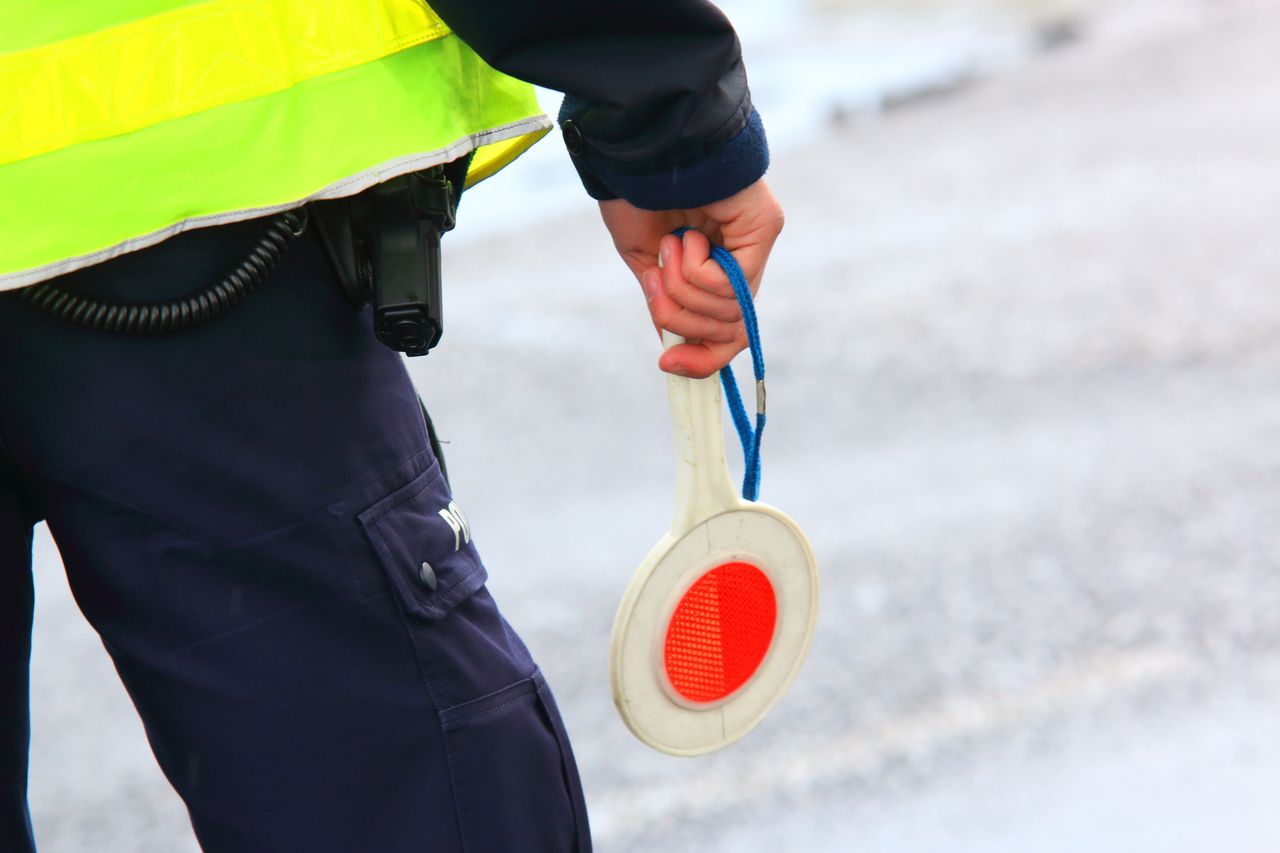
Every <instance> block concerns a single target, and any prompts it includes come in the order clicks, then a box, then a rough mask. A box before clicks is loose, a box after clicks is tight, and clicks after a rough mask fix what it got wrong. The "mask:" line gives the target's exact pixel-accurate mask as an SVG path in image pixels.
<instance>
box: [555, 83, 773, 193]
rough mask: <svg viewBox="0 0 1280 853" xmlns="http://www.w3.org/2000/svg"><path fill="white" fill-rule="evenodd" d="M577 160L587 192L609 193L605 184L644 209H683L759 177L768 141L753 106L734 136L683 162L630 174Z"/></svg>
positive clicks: (765, 162) (765, 163)
mask: <svg viewBox="0 0 1280 853" xmlns="http://www.w3.org/2000/svg"><path fill="white" fill-rule="evenodd" d="M578 165H579V167H580V168H579V172H581V173H583V175H582V177H583V183H584V184H585V185H586V188H587V192H588V193H590V194H591V195H592V196H593V197H594V198H597V199H604V198H609V197H610V196H609V195H606V194H605V193H603V192H601V191H600V190H601V189H603V188H605V187H607V188H608V191H609V193H611V194H612V196H614V197H616V196H621V197H622V198H625V199H626V200H627V201H629V202H631V203H632V204H634V205H635V206H636V207H639V208H643V209H645V210H686V209H688V208H692V207H702V206H703V205H705V204H710V203H711V202H713V201H719V200H720V199H723V198H728V197H729V196H731V195H733V194H734V193H736V192H738V191H739V190H743V189H746V188H747V187H749V186H751V185H752V184H754V183H755V182H756V181H758V180H760V178H761V177H763V176H764V173H765V171H766V170H767V169H768V168H769V143H768V141H767V140H766V139H765V135H764V123H763V122H761V121H760V114H759V113H758V112H756V111H755V109H754V108H753V109H752V110H751V117H750V118H749V119H748V120H747V123H746V126H744V127H743V128H742V130H741V131H740V132H739V133H738V134H737V135H736V136H734V137H733V138H732V139H730V140H729V141H728V142H726V143H724V144H723V145H721V146H720V147H719V148H717V149H716V150H715V151H713V152H711V153H710V154H708V155H707V156H706V157H704V158H702V159H701V160H699V161H697V162H696V163H693V164H691V165H689V166H682V167H680V168H676V169H668V170H666V171H662V172H655V173H650V174H645V175H632V174H624V173H620V172H615V171H612V170H610V169H608V168H602V167H601V166H600V164H599V163H595V162H593V163H590V164H589V165H588V164H583V163H579V164H578ZM583 167H585V168H583ZM588 170H589V171H590V174H589V175H588V174H586V172H587V171H588Z"/></svg>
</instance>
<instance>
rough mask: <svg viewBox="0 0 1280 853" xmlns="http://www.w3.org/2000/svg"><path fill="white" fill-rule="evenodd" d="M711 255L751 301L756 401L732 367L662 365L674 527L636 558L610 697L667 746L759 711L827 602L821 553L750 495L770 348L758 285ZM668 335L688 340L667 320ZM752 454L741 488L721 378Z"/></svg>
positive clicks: (679, 748) (703, 737) (680, 748)
mask: <svg viewBox="0 0 1280 853" xmlns="http://www.w3.org/2000/svg"><path fill="white" fill-rule="evenodd" d="M712 257H713V258H715V259H716V260H717V261H718V262H719V263H720V265H721V267H723V268H724V269H725V272H726V274H728V276H729V279H730V281H731V282H733V285H734V291H735V293H736V294H737V297H738V301H739V304H740V305H741V307H742V311H743V317H744V322H745V324H746V327H747V332H748V338H749V340H750V343H751V355H752V364H753V367H754V368H755V375H756V388H757V395H756V400H757V407H756V409H757V410H756V423H755V427H754V429H753V428H752V426H751V423H750V421H749V420H748V419H747V416H746V412H745V410H744V409H743V406H742V400H741V397H740V395H739V393H738V388H737V383H736V381H735V380H734V378H733V373H732V371H731V370H730V369H729V368H728V367H725V368H724V370H722V371H721V374H720V379H719V380H717V379H716V377H708V378H706V379H687V378H684V377H680V376H672V375H668V376H667V393H668V397H669V399H670V404H671V422H672V426H673V427H674V428H675V443H676V505H675V516H674V519H673V520H672V524H671V530H670V531H668V533H667V534H666V535H665V536H663V537H662V538H661V539H660V540H658V543H657V544H656V545H655V546H654V547H653V550H651V551H650V552H649V555H648V556H647V557H645V559H644V562H643V563H641V564H640V568H639V569H637V570H636V573H635V575H634V576H633V577H632V579H631V583H630V585H629V586H628V587H627V591H626V593H625V594H624V595H623V598H622V603H621V605H620V606H619V607H618V614H617V617H616V618H615V619H614V623H613V636H612V639H611V644H610V655H609V669H610V680H611V682H612V687H613V701H614V704H615V705H616V706H617V708H618V713H619V714H620V715H621V716H622V720H623V722H625V723H626V724H627V727H628V728H629V729H631V731H632V733H633V734H635V736H636V737H638V738H639V739H640V740H642V741H644V742H645V743H647V744H648V745H649V746H651V747H653V748H654V749H657V750H660V751H662V752H666V753H669V754H671V755H683V756H693V755H703V754H706V753H709V752H714V751H715V750H717V749H721V748H722V747H725V746H728V745H729V744H731V743H733V742H734V741H736V740H738V739H739V738H741V737H742V736H743V735H745V734H746V733H747V732H749V731H751V730H752V729H753V728H755V726H756V725H757V724H758V723H759V722H760V721H761V720H762V719H764V717H765V715H766V714H768V713H769V711H770V710H771V709H772V708H773V706H774V705H775V704H777V702H778V700H779V699H781V698H782V696H783V694H784V693H785V692H786V691H787V688H788V687H790V685H791V682H792V681H793V680H794V679H795V677H796V674H797V673H798V672H799V670H800V665H801V663H802V662H803V661H804V656H805V653H806V652H807V651H808V648H809V642H810V640H811V639H812V637H813V629H814V625H815V622H816V620H817V614H818V566H817V562H816V561H815V559H814V556H813V550H812V549H811V548H810V547H809V541H808V539H806V538H805V535H804V532H803V531H802V530H801V529H800V527H799V526H798V525H797V524H796V523H795V522H794V521H792V520H791V518H790V517H788V516H787V515H786V514H785V513H783V512H781V511H780V510H777V509H774V508H773V507H771V506H767V505H765V504H763V503H760V502H758V501H757V500H755V498H756V494H757V491H758V485H759V477H760V463H759V458H760V457H759V450H760V433H761V431H762V430H763V428H764V421H765V417H764V358H763V355H762V352H761V348H760V340H759V333H758V330H757V328H756V321H755V310H754V306H753V305H752V302H751V292H750V290H749V289H748V287H747V283H746V280H745V278H744V277H743V275H742V271H741V269H739V268H738V265H737V263H736V262H735V261H734V260H733V257H732V256H731V255H729V253H728V252H726V251H725V250H724V249H722V248H719V247H714V248H713V250H712ZM663 342H664V344H665V346H667V347H668V348H669V347H671V346H674V345H676V344H679V343H682V342H683V339H682V338H680V337H678V336H676V335H672V334H671V333H669V332H664V333H663ZM721 384H723V387H724V389H725V393H726V394H727V396H728V397H729V404H730V407H731V410H732V412H733V415H734V422H735V425H736V426H737V428H738V432H739V436H740V437H741V439H742V444H743V450H744V454H745V456H746V474H745V477H744V483H743V495H742V496H741V497H739V495H738V494H737V492H736V491H735V489H734V486H733V483H732V482H731V481H730V479H729V468H728V465H727V464H726V462H725V443H724V428H723V421H722V419H721V408H720V407H721V400H720V386H721Z"/></svg>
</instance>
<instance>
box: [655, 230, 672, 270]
mask: <svg viewBox="0 0 1280 853" xmlns="http://www.w3.org/2000/svg"><path fill="white" fill-rule="evenodd" d="M658 257H659V258H661V259H662V262H663V263H664V264H665V263H666V262H667V261H669V260H671V241H670V240H668V239H667V238H665V237H663V238H662V242H661V243H659V244H658Z"/></svg>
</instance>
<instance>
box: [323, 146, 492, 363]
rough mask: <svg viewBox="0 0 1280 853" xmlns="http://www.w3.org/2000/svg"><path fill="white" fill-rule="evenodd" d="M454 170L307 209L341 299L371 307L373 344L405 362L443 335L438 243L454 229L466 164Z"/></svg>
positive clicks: (440, 169) (418, 175)
mask: <svg viewBox="0 0 1280 853" xmlns="http://www.w3.org/2000/svg"><path fill="white" fill-rule="evenodd" d="M468 159H469V158H468ZM456 163H460V164H461V168H460V169H458V168H456V167H455V164H454V163H451V164H448V165H447V166H435V167H433V168H431V169H427V170H424V171H421V172H410V173H409V174H407V175H401V176H399V177H397V178H392V179H391V180H389V181H386V182H384V183H381V184H377V185H376V186H373V187H370V188H369V189H367V190H365V191H364V192H361V193H360V194H358V195H355V196H351V197H350V198H343V199H335V200H331V201H320V202H313V203H312V205H311V206H312V209H313V216H314V221H315V222H316V224H317V226H318V230H319V231H320V235H321V237H322V238H323V240H324V244H325V249H326V250H327V251H328V253H329V259H330V260H331V261H332V262H333V265H334V269H335V270H337V272H338V278H339V280H340V281H341V284H342V288H343V290H344V292H345V293H346V295H347V298H348V299H349V300H350V301H351V303H352V304H353V305H355V306H356V307H357V308H363V307H364V306H366V305H368V304H370V303H372V304H373V329H374V333H375V334H376V335H377V337H378V340H380V341H382V342H383V343H384V344H386V345H387V346H389V347H391V348H392V349H394V350H399V351H400V352H403V353H405V354H406V355H426V354H427V353H428V352H429V351H430V350H431V348H432V347H434V346H435V345H436V344H437V343H439V342H440V336H441V335H442V334H443V333H444V316H443V305H442V304H441V293H440V237H441V235H443V234H444V233H445V232H446V231H449V230H451V229H452V228H453V226H454V221H455V214H456V212H457V203H458V194H457V192H455V190H454V187H455V185H457V184H460V183H461V181H462V180H463V178H464V177H465V175H466V166H467V165H468V164H467V162H465V161H456Z"/></svg>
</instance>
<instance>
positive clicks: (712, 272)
mask: <svg viewBox="0 0 1280 853" xmlns="http://www.w3.org/2000/svg"><path fill="white" fill-rule="evenodd" d="M663 239H664V240H665V239H668V238H663ZM669 239H670V240H671V241H672V243H673V244H675V245H677V246H678V247H679V249H680V252H681V258H680V271H681V273H683V274H684V278H685V280H687V281H688V282H690V283H691V284H694V285H696V286H697V287H698V288H699V289H701V290H703V291H705V292H706V293H709V294H713V295H715V296H718V297H720V298H722V299H728V300H732V301H733V302H734V303H735V304H736V303H737V298H736V297H735V296H734V295H733V285H731V284H729V276H727V275H725V273H724V270H723V269H721V268H720V264H718V263H716V262H715V261H714V260H713V259H712V257H711V241H710V240H708V239H707V237H706V235H705V234H703V233H702V232H701V231H697V230H695V229H692V228H691V229H689V230H688V231H686V232H684V235H683V236H682V237H678V238H677V237H671V238H669ZM744 272H745V270H744Z"/></svg>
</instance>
